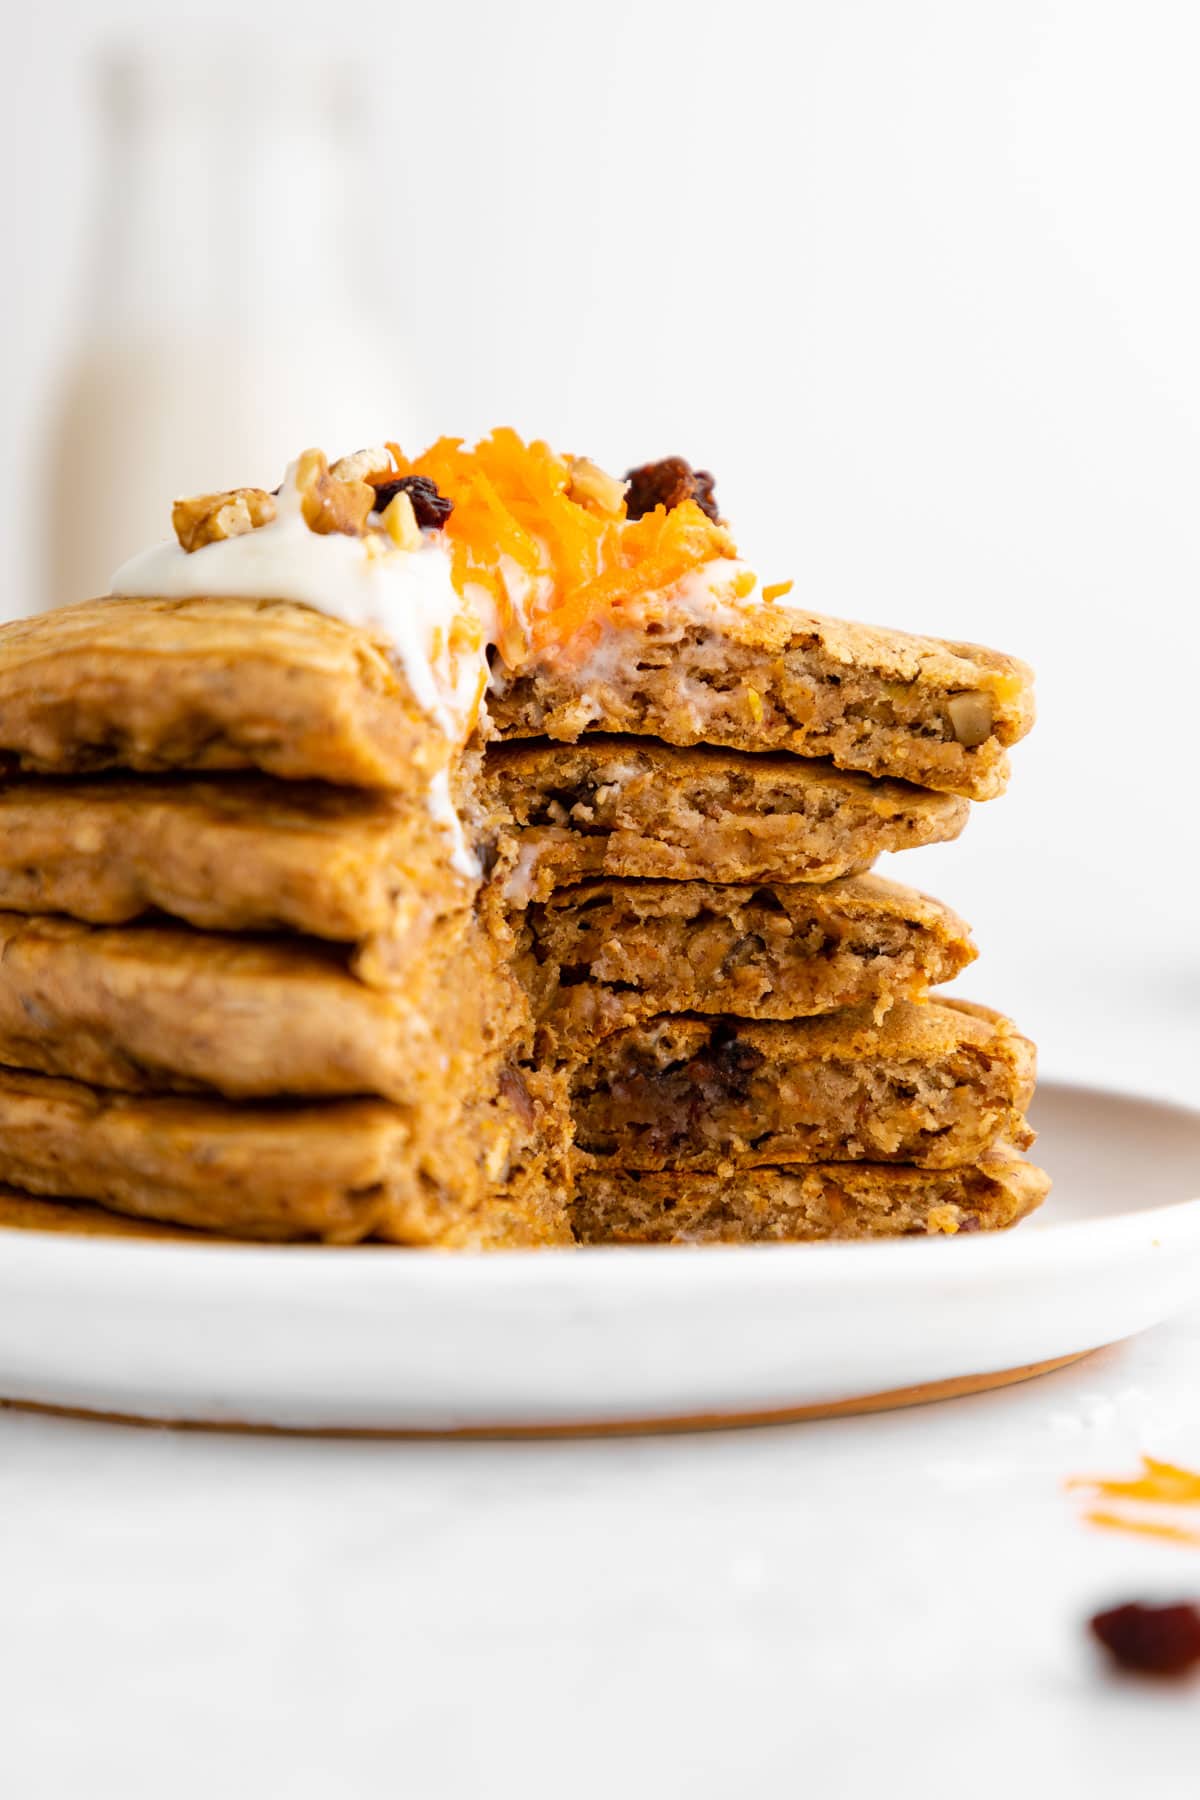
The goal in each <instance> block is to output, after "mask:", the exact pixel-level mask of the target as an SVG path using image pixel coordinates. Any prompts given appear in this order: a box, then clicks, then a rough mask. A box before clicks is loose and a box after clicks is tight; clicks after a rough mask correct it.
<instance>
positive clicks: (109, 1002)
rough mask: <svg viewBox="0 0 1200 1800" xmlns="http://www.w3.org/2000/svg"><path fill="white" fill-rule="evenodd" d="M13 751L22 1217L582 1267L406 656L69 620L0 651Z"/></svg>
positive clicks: (157, 610) (3, 1128) (0, 1039)
mask: <svg viewBox="0 0 1200 1800" xmlns="http://www.w3.org/2000/svg"><path fill="white" fill-rule="evenodd" d="M0 751H2V752H3V753H4V754H5V755H6V756H7V757H8V759H9V760H10V762H11V763H13V764H15V765H18V767H17V769H16V772H14V773H12V774H11V775H10V777H9V779H7V780H6V781H5V783H4V785H3V787H2V788H0V1183H5V1184H8V1187H9V1192H8V1193H7V1194H6V1195H5V1196H4V1199H3V1202H2V1203H0V1212H2V1213H3V1214H5V1215H6V1216H8V1217H9V1218H10V1220H14V1221H16V1222H19V1223H37V1224H44V1223H47V1222H50V1223H53V1222H56V1221H57V1222H62V1221H64V1220H65V1222H67V1223H78V1224H79V1225H81V1226H84V1227H89V1228H93V1229H95V1228H99V1227H100V1226H101V1224H102V1223H103V1219H102V1215H98V1214H96V1213H95V1212H93V1211H89V1210H84V1211H81V1212H78V1213H74V1214H73V1213H64V1212H63V1211H62V1210H61V1209H58V1208H55V1207H47V1206H46V1205H44V1204H43V1205H41V1206H38V1205H36V1204H34V1203H33V1202H32V1201H30V1200H28V1199H22V1198H20V1197H19V1195H20V1194H24V1195H27V1196H42V1197H48V1198H50V1199H53V1200H56V1201H57V1200H62V1199H63V1198H64V1197H66V1198H69V1199H70V1200H74V1201H84V1202H90V1203H92V1205H93V1206H98V1207H100V1208H103V1209H109V1210H111V1212H113V1213H115V1214H121V1215H126V1216H129V1217H134V1218H139V1219H145V1220H153V1221H156V1222H159V1223H169V1224H174V1225H178V1226H184V1227H191V1228H198V1229H202V1230H208V1231H215V1232H219V1233H222V1234H225V1235H231V1236H237V1237H249V1238H261V1239H288V1238H319V1239H323V1240H325V1241H327V1242H353V1241H358V1240H360V1239H363V1238H366V1237H377V1238H382V1239H385V1240H388V1241H391V1242H395V1243H406V1244H442V1245H446V1246H455V1247H457V1246H482V1245H492V1244H540V1243H553V1242H563V1241H567V1239H568V1233H567V1229H566V1224H565V1215H564V1209H563V1191H562V1179H563V1169H562V1166H561V1147H558V1148H556V1144H557V1143H558V1140H560V1139H561V1135H562V1133H561V1125H560V1121H559V1118H558V1113H559V1111H560V1110H561V1109H560V1108H558V1107H555V1106H553V1105H548V1104H547V1103H546V1102H545V1101H544V1100H543V1099H542V1098H541V1096H540V1093H539V1088H538V1077H537V1072H536V1070H534V1069H532V1068H530V1067H528V1066H526V1067H524V1068H522V1066H521V1064H522V1059H523V1058H525V1057H526V1055H527V1052H528V1048H529V1042H528V1039H529V1014H528V1007H527V1004H526V1002H525V1000H524V996H523V994H522V992H521V990H520V988H519V986H518V985H517V983H516V981H515V980H514V977H513V973H512V970H511V967H510V962H511V956H510V954H509V949H508V944H507V940H506V936H505V929H504V926H503V921H502V919H501V918H500V917H499V916H498V915H497V916H496V917H495V918H493V919H491V920H490V921H489V922H488V923H487V924H485V922H484V920H483V917H482V915H481V913H480V912H478V911H476V910H475V909H474V908H473V907H472V904H471V899H472V888H471V885H470V884H468V883H467V882H466V881H465V880H464V878H463V875H462V874H461V873H460V872H459V871H458V869H457V868H456V867H455V863H456V860H461V847H459V848H458V850H457V851H456V846H455V843H454V839H453V836H452V835H451V834H448V833H447V832H446V831H445V830H444V829H443V828H442V826H441V825H440V824H439V823H438V821H437V819H436V817H434V816H433V815H432V814H431V811H430V807H429V804H428V790H429V783H430V778H431V775H433V776H435V777H436V776H437V775H438V774H439V773H440V772H441V766H442V765H444V764H445V762H446V758H447V756H448V754H449V746H448V744H447V742H446V740H445V738H444V737H443V736H442V734H441V733H440V732H439V731H437V730H436V729H435V728H434V727H433V726H432V725H431V724H430V723H429V721H428V720H427V719H426V717H425V716H424V715H423V714H422V712H421V711H420V709H419V708H417V707H416V706H415V705H414V704H413V702H412V698H411V696H410V694H409V693H408V690H407V688H406V686H405V684H404V681H403V678H402V677H401V675H400V674H399V673H398V671H397V670H396V668H395V667H394V665H393V663H392V661H391V659H390V657H389V656H388V655H387V654H386V651H385V650H384V648H382V647H381V646H380V645H378V644H376V643H374V642H373V641H372V640H371V639H370V638H369V637H367V636H366V635H364V634H363V633H361V632H359V631H357V630H356V629H354V628H352V627H350V626H347V625H344V624H342V623H340V622H339V621H337V620H334V619H331V618H328V617H326V616H325V615H323V614H321V613H318V612H315V611H311V610H309V609H307V608H304V607H300V606H293V605H289V604H287V603H268V602H263V603H256V602H253V601H237V600H233V601H229V600H215V599H213V600H203V601H174V602H166V601H162V602H159V601H142V600H132V601H131V600H106V601H99V602H93V603H88V604H85V605H83V606H77V607H71V608H67V609H64V610H63V611H60V612H54V613H50V614H48V615H46V616H44V617H42V618H39V619H35V620H30V621H22V622H19V623H17V624H12V625H9V626H6V627H4V628H3V630H2V631H0ZM543 1085H544V1086H546V1087H547V1093H548V1095H549V1097H550V1099H551V1100H553V1094H552V1093H551V1092H550V1087H549V1086H548V1085H547V1084H543ZM13 1190H19V1193H14V1192H13Z"/></svg>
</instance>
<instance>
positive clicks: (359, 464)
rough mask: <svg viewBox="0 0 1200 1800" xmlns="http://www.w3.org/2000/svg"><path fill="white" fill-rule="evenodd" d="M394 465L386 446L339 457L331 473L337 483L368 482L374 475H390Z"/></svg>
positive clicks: (375, 446)
mask: <svg viewBox="0 0 1200 1800" xmlns="http://www.w3.org/2000/svg"><path fill="white" fill-rule="evenodd" d="M393 467H394V464H393V462H392V453H391V451H390V450H389V449H387V447H386V446H385V445H382V444H376V445H374V446H372V448H371V449H369V450H356V451H355V452H354V454H353V455H352V456H339V457H338V459H337V461H336V462H335V463H334V465H333V467H332V468H331V469H330V471H329V473H330V474H331V475H332V476H333V478H334V480H335V481H367V480H368V479H369V478H370V477H371V476H372V475H377V476H383V475H390V474H391V472H392V469H393Z"/></svg>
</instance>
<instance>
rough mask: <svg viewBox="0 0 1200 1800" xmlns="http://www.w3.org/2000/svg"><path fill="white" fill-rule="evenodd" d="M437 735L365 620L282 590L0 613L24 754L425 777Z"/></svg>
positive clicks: (13, 719) (6, 690) (1, 726)
mask: <svg viewBox="0 0 1200 1800" xmlns="http://www.w3.org/2000/svg"><path fill="white" fill-rule="evenodd" d="M448 749H449V746H448V744H447V742H446V740H445V739H444V738H443V736H442V734H441V733H440V731H438V730H437V728H436V726H435V725H434V724H433V722H432V721H431V720H430V719H429V718H428V716H427V715H426V714H424V713H423V712H422V711H421V710H420V708H419V707H418V706H417V704H416V702H415V701H414V699H413V697H412V694H411V692H410V691H409V688H408V685H407V683H406V681H405V679H404V677H403V675H402V674H401V672H400V670H399V668H398V666H397V663H396V660H395V658H394V657H393V656H392V655H390V654H389V652H388V649H387V647H386V645H384V644H383V643H382V642H377V641H376V640H375V639H373V638H372V637H371V636H370V635H369V634H368V633H367V632H365V631H363V630H360V629H358V628H356V627H354V626H351V625H347V624H344V623H343V622H342V621H341V620H340V619H335V618H331V617H329V616H328V615H327V614H325V613H320V612H316V611H314V610H312V609H311V608H309V607H306V606H298V605H294V604H293V603H292V602H290V601H285V600H233V599H221V598H205V599H198V600H196V599H190V600H155V599H112V598H110V599H105V600H85V601H83V602H81V603H80V604H78V605H76V606H65V607H62V608H60V609H59V610H58V611H55V612H48V613H42V614H40V615H39V616H38V617H36V618H30V619H17V620H15V621H13V622H12V623H10V624H6V625H2V626H0V753H7V754H8V756H9V757H10V758H11V759H12V760H13V761H14V762H15V763H16V764H17V765H19V767H21V768H22V769H28V770H31V771H34V772H40V773H53V774H69V773H83V772H87V771H90V770H95V769H113V768H120V769H134V770H144V771H150V772H157V771H161V770H166V769H196V770H215V769H261V770H263V771H265V772H266V773H267V774H270V775H282V776H285V777H287V778H288V779H310V778H311V779H316V780H320V781H331V782H338V783H345V784H346V785H349V786H357V787H373V788H392V789H397V790H400V791H402V792H408V793H410V794H411V793H423V792H424V791H425V787H426V785H427V783H428V778H429V775H430V774H431V773H432V772H433V771H435V770H437V769H439V768H441V767H442V766H443V765H444V763H445V761H446V757H447V754H448Z"/></svg>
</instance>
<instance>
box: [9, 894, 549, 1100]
mask: <svg viewBox="0 0 1200 1800" xmlns="http://www.w3.org/2000/svg"><path fill="white" fill-rule="evenodd" d="M525 1025H526V1018H525V1010H524V1007H523V1006H522V1005H521V1003H520V995H519V991H518V989H517V987H516V983H515V981H514V979H513V977H512V975H511V974H510V973H509V971H508V970H507V968H506V967H505V966H504V965H503V963H502V962H498V961H497V959H496V956H495V951H494V946H493V945H492V943H491V941H490V940H488V939H486V938H485V937H484V935H483V933H482V932H481V931H480V930H479V928H478V927H476V926H474V925H471V926H470V927H468V928H466V929H460V928H459V927H458V926H457V924H455V925H454V926H453V928H451V929H444V930H443V931H442V932H441V933H440V934H435V935H434V937H433V938H432V940H431V941H430V943H429V944H428V945H427V946H426V949H425V952H424V954H423V955H422V957H421V958H420V959H418V961H417V963H416V965H415V967H414V969H413V971H412V974H411V976H410V979H409V980H408V982H407V983H406V984H405V986H404V987H403V988H402V989H399V988H394V989H389V990H380V989H375V988H371V987H368V986H366V985H364V984H363V983H362V982H360V981H358V980H356V979H355V977H354V976H353V974H351V972H350V969H349V967H348V959H347V957H346V955H345V954H344V953H339V952H337V951H335V950H333V949H332V948H331V947H330V946H328V945H322V944H318V943H315V942H313V941H312V940H302V939H286V938H282V939H279V938H277V939H270V938H245V937H219V936H216V935H214V934H211V933H204V932H197V931H189V930H187V929H186V928H183V927H180V926H171V925H162V924H154V925H139V926H128V927H124V928H121V927H117V926H100V927H97V926H91V925H84V924H81V923H79V922H78V921H77V920H73V919H64V918H58V917H50V918H26V917H23V916H21V915H20V914H17V913H0V1064H3V1065H5V1066H7V1067H10V1068H22V1069H33V1070H38V1071H40V1072H41V1073H43V1074H46V1075H61V1076H67V1077H70V1078H72V1079H74V1080H79V1081H86V1082H90V1083H92V1084H94V1085H97V1086H100V1087H108V1088H120V1089H124V1090H127V1091H130V1092H134V1093H146V1092H153V1091H155V1090H158V1091H163V1090H167V1091H170V1090H187V1089H196V1088H199V1089H204V1088H208V1089H213V1090H215V1091H216V1092H218V1093H221V1094H224V1095H226V1096H227V1097H229V1098H232V1099H248V1098H249V1099H253V1098H263V1097H270V1096H272V1095H279V1096H284V1095H297V1096H303V1097H310V1098H319V1097H331V1096H343V1095H346V1096H348V1095H357V1094H374V1095H380V1096H382V1097H383V1098H385V1099H390V1100H394V1101H396V1102H398V1103H400V1104H407V1105H417V1104H419V1103H420V1102H421V1099H422V1097H423V1096H425V1095H426V1094H428V1093H429V1092H430V1090H431V1089H432V1090H434V1091H435V1093H436V1092H440V1091H442V1090H444V1089H446V1088H447V1087H452V1088H461V1089H462V1090H463V1091H464V1092H467V1093H471V1092H475V1091H476V1090H477V1089H478V1088H479V1087H480V1085H481V1082H483V1081H485V1080H487V1079H490V1071H491V1069H492V1067H493V1066H494V1065H496V1064H497V1063H498V1059H499V1058H500V1057H501V1056H502V1055H504V1054H505V1053H506V1052H507V1051H508V1050H509V1049H510V1048H511V1047H512V1046H513V1045H514V1044H515V1043H516V1041H517V1039H518V1037H519V1036H520V1035H521V1034H522V1032H523V1030H524V1028H525Z"/></svg>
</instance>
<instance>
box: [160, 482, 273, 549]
mask: <svg viewBox="0 0 1200 1800" xmlns="http://www.w3.org/2000/svg"><path fill="white" fill-rule="evenodd" d="M274 517H275V500H274V496H273V495H271V494H268V493H267V492H266V491H265V489H263V488H231V489H230V491H229V492H228V493H225V494H193V495H192V497H191V499H190V500H177V501H176V502H175V505H174V506H173V507H172V509H171V523H172V525H173V526H174V527H175V536H176V537H177V538H178V539H179V542H180V543H181V544H182V545H183V547H184V549H185V550H186V551H188V552H189V553H190V552H191V551H193V550H199V549H200V548H201V547H202V546H203V545H205V544H215V543H217V542H218V541H219V540H220V539H221V538H231V537H241V536H242V534H243V533H244V532H247V531H253V530H254V529H255V527H256V526H258V525H269V524H270V522H271V520H272V519H273V518H274Z"/></svg>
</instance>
